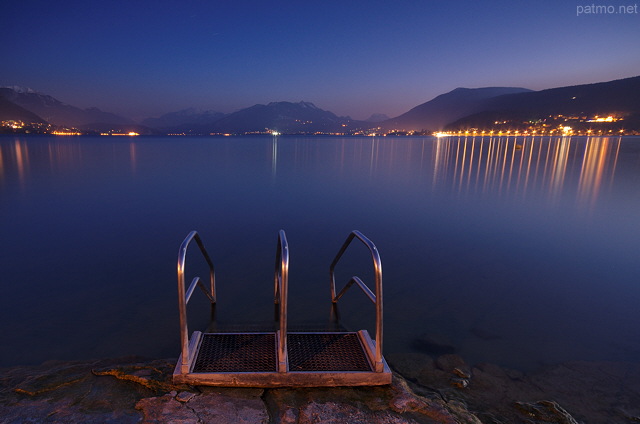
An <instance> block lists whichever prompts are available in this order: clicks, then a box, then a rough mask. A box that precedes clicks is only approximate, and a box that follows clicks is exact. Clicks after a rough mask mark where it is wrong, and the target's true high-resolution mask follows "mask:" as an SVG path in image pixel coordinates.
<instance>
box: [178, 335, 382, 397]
mask: <svg viewBox="0 0 640 424" xmlns="http://www.w3.org/2000/svg"><path fill="white" fill-rule="evenodd" d="M287 337H288V342H287V355H286V357H285V363H286V371H284V372H283V371H282V370H279V369H278V363H279V361H278V333H275V332H273V333H267V332H260V333H258V332H256V333H200V332H198V331H196V332H194V334H193V337H192V338H191V341H190V346H191V347H190V350H192V352H193V355H192V356H190V357H189V363H191V366H190V370H189V371H186V372H184V371H182V370H181V368H180V364H181V358H182V357H181V358H180V359H179V360H178V364H177V365H176V369H175V370H174V374H173V381H174V383H177V384H181V383H184V384H192V385H210V386H223V387H319V386H370V385H381V384H390V383H391V370H390V369H389V366H388V365H387V363H386V361H384V359H383V360H382V362H383V369H382V370H381V371H379V372H376V371H374V368H373V366H372V364H373V363H374V362H373V352H374V351H375V342H374V341H372V340H371V337H370V336H369V334H368V333H367V331H366V330H361V331H358V332H355V333H353V332H342V333H340V332H316V333H303V332H293V333H288V334H287Z"/></svg>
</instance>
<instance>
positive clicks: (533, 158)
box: [433, 136, 621, 206]
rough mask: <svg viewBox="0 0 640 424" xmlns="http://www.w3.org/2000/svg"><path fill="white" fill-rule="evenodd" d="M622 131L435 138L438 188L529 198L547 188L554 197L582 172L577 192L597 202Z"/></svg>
mask: <svg viewBox="0 0 640 424" xmlns="http://www.w3.org/2000/svg"><path fill="white" fill-rule="evenodd" d="M620 141H621V139H620V138H619V137H617V138H610V137H589V138H587V139H586V142H581V141H579V140H578V139H575V138H572V137H569V136H562V137H533V136H531V137H524V138H521V137H518V138H516V137H504V136H503V137H476V136H460V137H455V138H454V137H450V138H442V137H438V138H436V139H435V140H434V144H435V147H434V155H433V158H434V163H433V188H434V189H435V188H437V187H438V186H441V187H452V188H453V190H454V191H456V192H458V193H460V194H473V193H489V192H492V193H495V194H498V195H499V196H503V195H504V196H516V197H520V198H525V197H527V195H528V194H529V192H530V191H532V190H536V191H538V192H541V193H546V195H547V196H548V198H549V200H550V201H551V202H552V203H553V202H556V201H558V200H559V199H560V197H561V196H562V195H563V193H564V192H565V188H566V184H567V179H568V178H567V176H568V175H577V168H576V167H580V168H579V169H580V173H579V179H578V182H577V184H578V189H577V198H578V201H579V202H580V203H581V204H584V205H588V206H593V205H594V204H595V201H596V199H597V197H598V196H599V194H600V190H601V188H602V186H603V184H605V183H606V182H607V181H609V182H610V181H612V179H613V174H614V171H615V167H616V164H617V155H618V151H619V149H620Z"/></svg>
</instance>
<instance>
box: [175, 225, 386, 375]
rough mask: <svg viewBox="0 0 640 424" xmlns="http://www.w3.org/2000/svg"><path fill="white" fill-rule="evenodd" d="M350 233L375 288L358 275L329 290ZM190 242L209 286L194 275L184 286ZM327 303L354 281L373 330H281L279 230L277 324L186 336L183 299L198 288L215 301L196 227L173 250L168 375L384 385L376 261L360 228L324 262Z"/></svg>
mask: <svg viewBox="0 0 640 424" xmlns="http://www.w3.org/2000/svg"><path fill="white" fill-rule="evenodd" d="M354 239H358V240H360V241H361V242H362V243H363V244H364V245H365V246H366V247H367V248H368V249H369V252H370V253H371V258H372V261H373V268H374V272H375V293H373V292H372V291H371V290H370V289H369V287H368V286H367V285H366V284H365V283H364V282H363V281H362V280H361V279H360V278H359V277H352V278H351V279H350V280H349V281H348V282H347V284H346V285H345V286H344V288H343V289H342V290H341V291H340V292H339V293H337V294H336V283H335V268H336V265H337V264H338V263H339V261H340V259H341V258H342V255H343V254H344V252H345V251H346V250H347V248H348V247H349V246H350V244H351V242H352V241H353V240H354ZM194 240H195V242H196V244H197V246H198V248H199V250H200V252H201V253H202V255H203V257H204V259H205V261H206V262H207V264H208V265H209V284H208V287H207V285H205V284H204V283H203V282H202V281H201V279H200V277H195V278H194V279H193V280H192V281H191V284H190V285H189V287H188V288H186V289H185V286H186V285H185V263H186V256H187V250H188V247H189V245H190V243H191V242H192V241H194ZM329 269H330V276H331V287H330V288H331V301H332V303H333V304H334V305H336V304H337V302H338V300H339V299H340V298H341V297H342V296H343V295H344V293H345V292H346V291H347V290H348V289H349V288H350V287H352V286H353V285H356V286H357V287H359V288H360V289H361V290H362V291H363V292H364V293H365V294H366V295H367V297H368V298H369V299H370V300H371V301H372V302H373V303H374V304H375V308H376V334H375V340H373V339H371V337H370V336H369V333H368V332H367V330H360V331H357V332H348V331H331V332H288V329H287V301H288V286H289V246H288V243H287V237H286V234H285V232H284V231H283V230H280V231H279V232H278V242H277V245H276V261H275V272H274V303H275V306H276V315H277V317H278V328H277V330H275V331H266V332H237V333H202V332H200V331H194V332H193V334H192V336H191V338H190V339H189V330H188V328H187V304H188V302H189V300H190V299H191V296H192V295H193V293H194V291H195V289H196V287H199V288H200V289H201V290H202V291H203V292H204V294H205V295H206V296H207V298H208V299H209V301H210V302H211V305H212V308H215V305H216V301H217V300H216V282H215V272H214V266H213V261H212V260H211V257H210V256H209V254H208V253H207V250H206V249H205V247H204V244H203V243H202V240H201V238H200V236H199V235H198V233H197V232H196V231H192V232H190V233H189V235H188V236H187V237H186V238H185V240H184V241H183V242H182V244H181V246H180V249H179V252H178V307H179V315H180V340H181V350H182V352H181V355H180V357H179V359H178V363H177V364H176V367H175V370H174V373H173V381H174V383H184V384H191V385H211V386H225V387H319V386H369V385H384V384H390V383H391V371H390V369H389V366H388V365H387V363H386V361H385V359H384V357H383V355H382V318H383V317H382V313H383V308H382V263H381V261H380V255H379V253H378V249H377V248H376V246H375V245H374V244H373V242H371V240H369V239H368V238H367V237H366V236H364V234H362V233H361V232H360V231H352V232H351V233H350V234H349V236H348V237H347V239H346V240H345V242H344V243H343V245H342V247H341V248H340V250H339V251H338V253H337V255H336V257H335V259H334V260H333V262H332V263H331V266H330V268H329Z"/></svg>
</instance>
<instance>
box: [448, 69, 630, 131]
mask: <svg viewBox="0 0 640 424" xmlns="http://www.w3.org/2000/svg"><path fill="white" fill-rule="evenodd" d="M612 113H613V114H620V115H625V116H627V119H625V120H627V121H628V122H635V121H636V120H637V119H638V115H640V76H637V77H631V78H624V79H620V80H614V81H609V82H600V83H595V84H583V85H574V86H570V87H559V88H550V89H547V90H541V91H534V92H528V93H519V94H507V95H504V96H499V97H494V98H492V99H489V101H488V102H486V104H485V106H484V110H482V111H478V113H474V114H471V115H469V116H466V117H463V118H462V119H459V120H457V121H455V122H453V123H451V124H450V125H449V126H448V127H447V129H451V130H452V129H456V130H457V129H465V128H485V129H486V128H490V127H491V126H492V124H493V123H494V122H495V121H513V122H520V121H536V120H539V119H544V118H547V117H549V116H550V115H560V114H563V115H573V116H592V115H605V114H612Z"/></svg>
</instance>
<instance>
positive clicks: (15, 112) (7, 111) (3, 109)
mask: <svg viewBox="0 0 640 424" xmlns="http://www.w3.org/2000/svg"><path fill="white" fill-rule="evenodd" d="M10 120H13V121H23V122H27V123H31V122H37V123H46V121H45V120H44V119H42V118H41V117H39V116H38V115H36V114H35V113H33V112H29V111H28V110H27V109H25V108H23V107H22V106H18V105H17V104H15V103H13V102H12V101H10V100H9V99H7V98H5V97H3V96H2V95H1V94H0V121H10Z"/></svg>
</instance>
